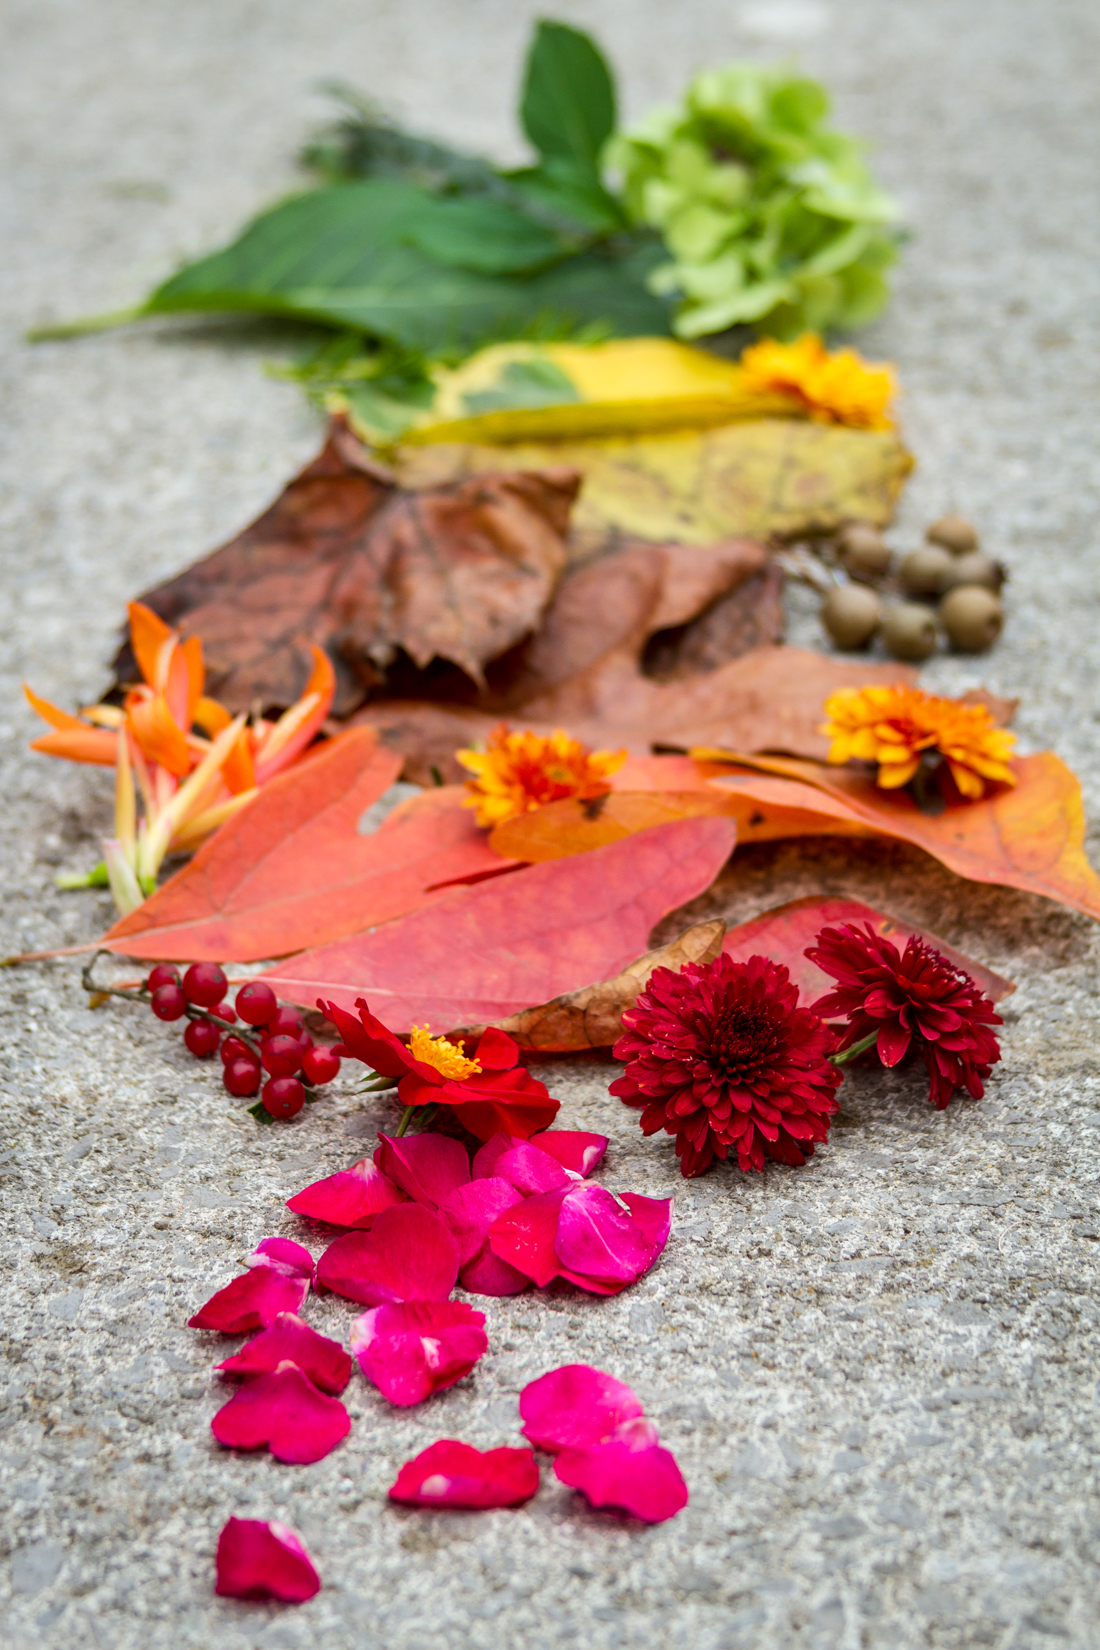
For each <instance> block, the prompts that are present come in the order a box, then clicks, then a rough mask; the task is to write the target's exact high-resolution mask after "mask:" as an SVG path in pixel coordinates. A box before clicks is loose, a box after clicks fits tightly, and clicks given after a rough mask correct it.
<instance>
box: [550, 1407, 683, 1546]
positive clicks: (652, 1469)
mask: <svg viewBox="0 0 1100 1650" xmlns="http://www.w3.org/2000/svg"><path fill="white" fill-rule="evenodd" d="M554 1471H555V1473H556V1474H557V1476H558V1477H559V1478H560V1479H561V1481H562V1483H563V1484H568V1485H569V1486H570V1487H571V1488H572V1489H575V1490H580V1491H581V1493H582V1494H583V1495H585V1496H587V1498H588V1500H589V1501H590V1502H591V1503H592V1505H593V1506H594V1507H620V1508H622V1510H623V1511H624V1512H628V1513H633V1514H634V1516H635V1518H644V1519H645V1521H646V1522H647V1523H648V1524H660V1523H662V1522H663V1521H664V1520H665V1519H666V1518H673V1517H674V1516H675V1515H676V1513H678V1512H679V1511H680V1509H681V1507H684V1506H686V1505H687V1499H688V1492H687V1485H686V1484H685V1483H684V1480H683V1475H682V1474H681V1472H680V1469H679V1467H678V1466H677V1465H676V1458H675V1457H674V1456H673V1455H672V1453H671V1451H669V1450H667V1449H662V1448H661V1446H660V1444H659V1443H658V1442H657V1429H656V1427H655V1426H654V1425H653V1422H652V1421H647V1420H646V1419H645V1418H644V1417H639V1418H638V1419H637V1420H634V1421H627V1422H625V1423H624V1424H623V1425H622V1426H621V1427H620V1428H619V1429H618V1431H617V1432H616V1433H615V1434H614V1435H613V1436H612V1437H611V1438H608V1439H606V1440H605V1441H604V1442H603V1443H602V1444H590V1445H588V1446H587V1447H586V1448H584V1449H567V1450H563V1451H562V1453H561V1454H560V1455H559V1456H558V1458H557V1460H556V1461H555V1462H554Z"/></svg>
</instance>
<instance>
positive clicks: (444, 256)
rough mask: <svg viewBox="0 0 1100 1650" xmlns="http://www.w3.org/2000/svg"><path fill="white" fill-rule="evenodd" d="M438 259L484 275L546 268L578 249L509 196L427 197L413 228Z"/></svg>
mask: <svg viewBox="0 0 1100 1650" xmlns="http://www.w3.org/2000/svg"><path fill="white" fill-rule="evenodd" d="M411 239H412V242H413V245H414V246H418V247H419V248H420V250H421V252H426V253H427V254H428V256H429V258H434V259H435V261H436V263H440V264H448V265H450V266H451V267H453V268H455V269H476V270H480V271H481V272H482V273H483V274H486V275H513V274H523V273H525V272H529V271H531V270H535V269H540V268H545V267H546V266H547V265H548V264H552V263H556V262H557V261H558V260H559V259H560V258H564V257H566V256H568V254H569V253H570V252H571V251H573V250H575V248H574V247H571V246H570V245H569V243H568V242H567V241H565V240H563V238H562V237H561V236H560V235H556V234H554V232H553V230H551V229H548V228H546V227H545V226H544V225H543V224H541V223H536V222H535V221H534V219H533V218H529V217H528V216H527V214H526V213H524V212H520V211H517V209H516V208H515V207H514V206H509V205H508V204H507V203H506V202H505V201H494V200H487V199H484V198H482V199H477V198H474V199H471V200H447V199H442V200H441V199H438V198H429V199H427V200H425V202H424V209H423V212H422V214H421V215H420V216H418V217H417V219H416V222H415V224H414V226H413V229H412V231H411Z"/></svg>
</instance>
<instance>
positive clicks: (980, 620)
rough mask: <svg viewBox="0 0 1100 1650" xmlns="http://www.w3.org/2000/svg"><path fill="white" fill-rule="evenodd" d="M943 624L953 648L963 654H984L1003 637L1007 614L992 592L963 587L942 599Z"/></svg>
mask: <svg viewBox="0 0 1100 1650" xmlns="http://www.w3.org/2000/svg"><path fill="white" fill-rule="evenodd" d="M940 620H941V622H942V624H943V628H944V629H945V630H946V632H947V636H948V640H949V641H950V642H951V645H952V647H957V648H958V650H959V652H960V653H984V652H985V650H986V648H987V647H992V646H993V643H994V642H995V641H996V640H997V637H998V636H999V635H1000V634H1001V630H1002V628H1003V627H1004V622H1005V613H1004V608H1003V607H1002V606H1001V604H1000V601H999V600H998V598H997V597H996V596H995V595H994V594H993V592H992V590H983V589H982V588H981V586H980V585H976V584H964V585H960V586H959V588H958V589H957V590H951V591H949V592H948V594H947V595H946V596H945V597H944V598H943V602H942V604H941V606H940Z"/></svg>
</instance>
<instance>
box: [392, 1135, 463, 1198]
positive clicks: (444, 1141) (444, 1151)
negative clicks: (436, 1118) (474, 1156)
mask: <svg viewBox="0 0 1100 1650" xmlns="http://www.w3.org/2000/svg"><path fill="white" fill-rule="evenodd" d="M378 1138H379V1140H380V1141H381V1144H380V1146H379V1147H378V1150H377V1151H376V1152H375V1154H374V1161H375V1163H377V1165H378V1167H379V1168H380V1169H381V1170H382V1171H383V1173H385V1174H387V1175H388V1176H389V1178H390V1179H391V1180H392V1181H394V1182H395V1183H396V1184H397V1185H398V1186H400V1188H401V1190H402V1191H403V1192H407V1193H408V1195H409V1196H410V1197H411V1198H413V1199H414V1200H415V1201H416V1202H417V1203H426V1204H427V1205H428V1207H429V1208H432V1209H435V1208H437V1207H438V1206H439V1204H441V1203H442V1202H443V1200H444V1198H445V1197H447V1196H448V1194H449V1193H451V1192H453V1191H454V1190H455V1188H456V1187H457V1186H465V1184H466V1182H467V1181H468V1180H469V1178H470V1159H469V1157H468V1156H467V1153H466V1148H465V1146H463V1145H462V1144H461V1143H460V1142H459V1141H457V1140H451V1139H449V1138H448V1136H447V1135H445V1134H431V1133H429V1134H406V1135H403V1136H401V1138H397V1137H396V1136H390V1135H388V1134H381V1135H379V1137H378Z"/></svg>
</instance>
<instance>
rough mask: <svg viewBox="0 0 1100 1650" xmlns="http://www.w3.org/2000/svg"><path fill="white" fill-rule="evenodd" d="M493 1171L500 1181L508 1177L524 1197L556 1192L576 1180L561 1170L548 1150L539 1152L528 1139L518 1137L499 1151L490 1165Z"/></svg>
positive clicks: (567, 1171) (565, 1170) (566, 1171)
mask: <svg viewBox="0 0 1100 1650" xmlns="http://www.w3.org/2000/svg"><path fill="white" fill-rule="evenodd" d="M493 1174H494V1175H495V1176H498V1177H499V1178H500V1179H501V1180H510V1181H511V1183H512V1185H513V1186H514V1187H515V1188H516V1191H517V1192H522V1193H523V1195H524V1197H537V1196H538V1195H539V1194H540V1193H541V1192H556V1191H558V1190H559V1189H560V1188H561V1187H563V1186H569V1185H571V1184H572V1183H573V1182H575V1180H576V1179H577V1176H576V1175H572V1174H570V1172H569V1170H568V1169H563V1168H562V1166H561V1164H560V1163H559V1162H557V1160H556V1159H555V1158H553V1157H551V1156H550V1154H549V1152H543V1151H540V1150H539V1148H538V1147H537V1146H533V1145H532V1144H531V1142H530V1141H529V1140H517V1141H516V1142H515V1143H514V1145H511V1146H509V1147H508V1150H507V1151H504V1152H501V1153H500V1155H499V1157H498V1158H497V1159H496V1161H495V1163H494V1164H493Z"/></svg>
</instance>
